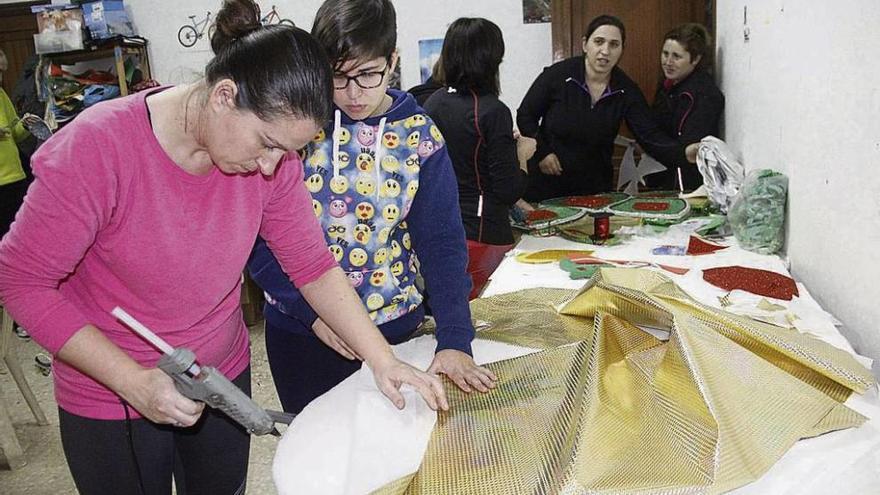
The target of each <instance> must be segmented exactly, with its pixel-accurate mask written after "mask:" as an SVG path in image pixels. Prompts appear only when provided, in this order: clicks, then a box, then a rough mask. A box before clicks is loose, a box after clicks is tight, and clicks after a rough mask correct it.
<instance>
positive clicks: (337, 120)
mask: <svg viewBox="0 0 880 495" xmlns="http://www.w3.org/2000/svg"><path fill="white" fill-rule="evenodd" d="M341 124H342V112H340V111H339V110H338V109H337V110H336V112H335V113H334V115H333V157H332V160H333V177H339V134H340V133H341V132H342V128H341V127H340V126H341Z"/></svg>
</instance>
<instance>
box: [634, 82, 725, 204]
mask: <svg viewBox="0 0 880 495" xmlns="http://www.w3.org/2000/svg"><path fill="white" fill-rule="evenodd" d="M723 111H724V94H722V93H721V90H719V89H718V86H716V85H715V81H714V80H713V79H712V76H710V75H709V74H708V73H707V72H706V71H704V70H702V69H697V70H695V71H694V72H692V73H691V74H690V75H689V76H688V77H686V78H685V79H684V80H683V81H681V82H679V83H678V84H676V85H675V86H672V87H671V88H668V89H667V88H666V87H665V86H664V84H663V82H660V84H658V85H657V92H656V93H655V95H654V104H653V105H652V106H651V113H652V116H653V118H654V121H655V122H657V125H659V126H660V127H661V128H662V129H663V131H664V132H666V133H667V134H669V135H670V136H674V137H675V138H676V139H678V142H679V143H681V144H682V145H685V146H687V145H688V144H691V143H696V142H697V141H699V140H701V139H703V138H704V137H706V136H715V137H721V136H719V135H718V134H719V128H718V126H719V123H720V121H721V113H722V112H723ZM675 165H676V166H677V167H680V168H681V172H682V173H681V177H682V182H683V183H684V189H685V190H688V191H689V190H693V189H696V188H697V187H699V186H700V185H701V184H702V183H703V177H702V176H701V175H700V171H699V170H698V169H697V167H696V165H693V164H690V163H687V161H684V162H681V163H676V164H675ZM647 182H648V185H649V186H651V187H658V188H662V189H678V177H677V172H676V170H675V169H674V168H670V169H668V170H666V171H665V172H661V173H658V174H653V175H649V176H648V177H647Z"/></svg>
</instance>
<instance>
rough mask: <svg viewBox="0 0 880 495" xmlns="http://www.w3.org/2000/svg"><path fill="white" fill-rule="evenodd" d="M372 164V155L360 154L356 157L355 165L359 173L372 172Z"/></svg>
mask: <svg viewBox="0 0 880 495" xmlns="http://www.w3.org/2000/svg"><path fill="white" fill-rule="evenodd" d="M374 162H375V160H374V159H373V155H371V154H369V153H361V154H359V155H358V156H357V160H355V165H357V168H358V170H360V171H361V172H372V171H373V163H374Z"/></svg>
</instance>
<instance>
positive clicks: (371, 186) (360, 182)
mask: <svg viewBox="0 0 880 495" xmlns="http://www.w3.org/2000/svg"><path fill="white" fill-rule="evenodd" d="M354 190H355V191H357V192H358V194H360V195H361V196H372V195H373V193H375V192H376V181H375V179H373V178H372V177H370V176H369V175H359V176H358V178H357V181H356V182H355V183H354Z"/></svg>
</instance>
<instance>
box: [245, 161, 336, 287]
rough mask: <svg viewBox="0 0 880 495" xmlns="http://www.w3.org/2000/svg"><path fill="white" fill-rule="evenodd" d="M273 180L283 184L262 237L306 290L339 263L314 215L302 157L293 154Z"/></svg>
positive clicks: (266, 212) (270, 205) (267, 213)
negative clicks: (305, 181) (328, 247)
mask: <svg viewBox="0 0 880 495" xmlns="http://www.w3.org/2000/svg"><path fill="white" fill-rule="evenodd" d="M282 167H284V170H281V168H282ZM273 179H276V180H277V181H278V182H279V183H278V184H276V187H275V189H274V191H273V193H272V196H271V197H270V198H269V201H268V204H267V205H266V208H265V210H264V214H263V223H262V225H261V226H260V235H261V236H262V237H263V239H265V240H266V243H267V244H268V245H269V248H270V249H271V250H272V253H273V254H274V255H275V257H276V258H277V259H278V263H280V264H281V268H283V269H284V272H285V273H287V274H288V275H289V276H290V279H291V281H292V282H293V284H294V285H295V286H297V287H302V286H303V285H306V284H308V283H309V282H312V281H314V280H316V279H318V278H319V277H320V276H321V275H323V274H324V273H325V272H326V271H327V270H329V269H331V268H333V267H334V266H337V265H336V260H334V259H333V255H331V254H330V251H329V250H328V249H327V242H326V241H325V240H324V233H323V232H322V231H321V226H320V225H319V224H318V219H317V218H316V217H315V215H314V210H313V209H312V197H311V195H310V194H309V192H308V190H307V189H306V187H305V184H304V183H303V164H302V161H301V160H300V158H299V155H297V154H296V153H295V152H291V153H289V154H288V155H287V157H286V158H285V159H284V161H283V162H282V163H281V164H280V165H279V171H277V172H276V176H275V177H274V178H273Z"/></svg>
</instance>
